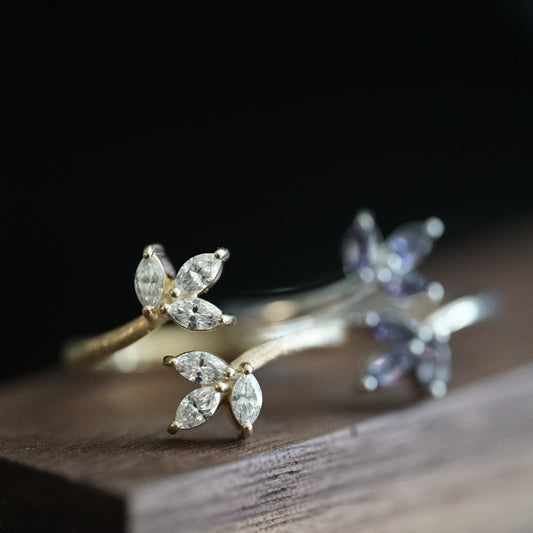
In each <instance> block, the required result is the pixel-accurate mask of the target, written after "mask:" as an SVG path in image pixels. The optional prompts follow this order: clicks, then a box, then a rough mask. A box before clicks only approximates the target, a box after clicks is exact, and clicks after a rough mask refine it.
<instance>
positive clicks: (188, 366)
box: [176, 350, 228, 384]
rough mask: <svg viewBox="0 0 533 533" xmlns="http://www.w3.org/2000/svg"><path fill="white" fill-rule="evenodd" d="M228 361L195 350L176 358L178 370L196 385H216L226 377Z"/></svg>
mask: <svg viewBox="0 0 533 533" xmlns="http://www.w3.org/2000/svg"><path fill="white" fill-rule="evenodd" d="M227 366H228V363H226V361H224V360H222V359H220V357H217V356H216V355H213V354H212V353H209V352H203V351H200V350H194V351H192V352H185V353H182V354H181V355H180V356H178V357H177V358H176V370H177V371H178V372H179V373H180V374H181V375H182V376H183V377H184V378H185V379H188V380H189V381H193V382H195V383H202V384H203V383H216V382H217V381H220V380H221V379H222V378H223V377H224V370H225V369H226V367H227Z"/></svg>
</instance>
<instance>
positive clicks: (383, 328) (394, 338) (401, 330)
mask: <svg viewBox="0 0 533 533" xmlns="http://www.w3.org/2000/svg"><path fill="white" fill-rule="evenodd" d="M372 334H373V335H374V338H375V339H377V340H378V341H387V342H388V343H394V344H398V343H404V344H405V343H407V342H408V341H409V340H411V339H412V338H413V335H414V334H413V332H412V331H411V330H410V329H409V328H408V327H407V326H405V325H404V324H403V323H401V322H398V321H397V320H394V319H393V318H392V317H390V316H389V315H388V314H386V313H382V314H381V315H379V321H378V323H377V324H376V326H374V327H373V328H372Z"/></svg>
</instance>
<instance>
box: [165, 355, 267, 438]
mask: <svg viewBox="0 0 533 533" xmlns="http://www.w3.org/2000/svg"><path fill="white" fill-rule="evenodd" d="M164 364H165V365H167V366H171V367H173V368H174V369H175V370H176V371H177V372H178V373H179V374H180V375H181V376H182V377H184V378H185V379H187V380H189V381H192V382H193V383H197V384H199V385H200V388H198V389H195V390H193V391H192V392H191V393H189V394H187V396H185V398H183V400H182V401H181V402H180V404H179V406H178V409H177V411H176V416H175V418H174V421H173V422H172V423H171V424H170V426H169V431H170V432H171V433H175V432H176V431H177V430H179V429H191V428H194V427H197V426H200V425H201V424H204V423H205V422H207V420H209V419H210V418H211V417H212V416H213V415H214V414H215V412H216V410H217V408H218V406H219V405H220V403H221V402H222V401H227V402H229V404H230V406H231V411H232V413H233V416H234V417H235V420H236V421H237V422H238V424H239V425H240V426H241V428H243V430H246V431H248V432H249V431H251V429H252V425H253V423H254V422H255V420H256V419H257V417H258V416H259V413H260V411H261V407H262V405H263V394H262V392H261V387H260V386H259V383H258V381H257V379H256V378H255V376H254V375H253V373H252V371H253V369H252V368H251V367H250V365H247V364H243V365H241V366H240V367H239V368H238V369H237V370H235V369H233V368H232V367H231V366H228V364H227V363H226V361H224V360H223V359H221V358H220V357H218V356H217V355H214V354H212V353H210V352H205V351H200V350H194V351H190V352H185V353H182V354H180V355H178V356H177V357H172V356H167V357H165V359H164Z"/></svg>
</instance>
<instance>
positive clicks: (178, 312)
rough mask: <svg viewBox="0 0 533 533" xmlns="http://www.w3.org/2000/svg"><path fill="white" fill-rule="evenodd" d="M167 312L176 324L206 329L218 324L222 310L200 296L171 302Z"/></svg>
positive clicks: (195, 328)
mask: <svg viewBox="0 0 533 533" xmlns="http://www.w3.org/2000/svg"><path fill="white" fill-rule="evenodd" d="M168 314H169V316H170V318H172V320H174V322H176V324H179V325H180V326H182V327H184V328H187V329H193V330H206V329H212V328H214V327H215V326H218V325H219V320H220V317H221V316H222V311H221V310H220V309H219V308H218V307H217V306H216V305H213V304H212V303H210V302H206V301H205V300H202V299H201V298H184V299H178V300H176V301H175V302H174V303H172V304H171V305H170V308H169V311H168Z"/></svg>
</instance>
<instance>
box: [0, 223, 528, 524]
mask: <svg viewBox="0 0 533 533" xmlns="http://www.w3.org/2000/svg"><path fill="white" fill-rule="evenodd" d="M519 227H520V231H519V232H518V233H517V232H516V231H511V229H510V228H506V229H504V230H502V231H501V232H500V233H499V234H498V233H495V232H491V234H490V235H488V234H487V233H485V234H484V233H481V234H478V235H471V236H470V238H465V240H464V241H463V242H462V243H454V244H453V245H452V244H450V245H449V247H448V248H447V247H446V246H444V247H443V249H441V250H438V251H437V252H436V253H435V257H433V258H432V260H431V261H430V262H428V264H427V265H426V266H425V268H424V270H425V272H426V273H428V274H429V275H430V277H432V278H433V279H439V280H440V281H442V282H443V283H444V285H445V287H447V288H448V291H449V293H450V294H451V295H453V294H460V293H463V292H465V291H474V290H476V289H478V288H483V287H491V288H493V289H494V290H495V291H496V293H497V294H498V296H499V298H500V301H501V306H502V307H501V309H502V311H501V313H500V314H499V315H498V316H496V317H494V318H492V319H490V320H488V321H486V322H485V323H482V324H479V325H476V326H473V327H471V328H469V329H467V330H465V331H462V332H459V333H457V334H456V335H454V337H453V339H452V342H451V346H452V350H453V353H454V365H455V373H454V378H453V380H452V383H451V387H450V393H449V395H448V396H447V397H446V398H445V399H444V400H441V401H435V400H426V399H423V398H419V397H414V396H413V394H412V392H411V391H410V389H408V388H407V387H403V386H402V387H399V388H398V389H397V390H395V391H390V392H387V393H386V394H384V395H379V396H377V397H374V396H372V397H369V396H361V395H358V394H356V393H355V391H354V383H355V376H356V372H357V366H358V364H359V359H360V355H361V354H363V353H365V352H366V351H367V350H368V349H369V348H370V347H371V346H372V341H371V340H370V339H368V340H366V341H364V342H362V343H361V342H360V341H358V343H357V345H356V346H355V345H352V344H348V345H347V346H344V347H342V348H338V349H332V350H328V351H327V352H324V351H321V350H313V351H308V352H305V353H302V354H299V355H298V356H295V357H292V358H289V359H287V360H286V361H283V364H277V363H274V364H272V365H270V366H267V367H266V368H265V369H263V370H261V372H260V373H258V375H257V377H258V379H259V381H260V383H261V386H262V388H263V393H264V397H265V405H264V408H263V411H262V413H261V416H260V418H259V419H258V421H257V423H256V424H255V434H254V437H253V438H252V439H250V440H246V441H242V440H238V439H236V436H237V432H236V430H235V428H234V427H233V425H232V424H231V423H230V422H229V421H228V420H227V418H226V417H225V416H224V415H225V414H226V413H222V412H219V413H217V414H216V415H215V416H214V418H213V419H212V420H211V421H210V422H209V423H208V424H206V425H205V426H202V427H200V428H197V429H196V430H191V431H189V432H183V433H180V434H179V435H177V436H170V435H167V434H166V431H165V428H166V426H167V424H168V422H169V421H170V419H171V418H172V416H173V413H174V411H175V408H176V406H177V403H178V402H179V400H180V399H181V397H183V396H184V395H185V394H186V393H187V392H188V390H190V388H189V387H188V384H187V383H185V381H184V380H181V379H179V376H176V374H175V373H172V372H170V371H169V370H168V369H164V368H162V369H161V372H155V373H152V374H144V375H143V374H138V375H111V374H106V373H92V374H69V373H67V372H64V371H62V370H60V369H58V370H54V371H51V372H48V373H46V374H43V375H38V376H32V377H28V378H24V379H20V380H18V381H14V382H12V383H10V384H7V385H5V386H4V387H3V388H2V389H1V390H0V531H2V532H4V531H7V532H9V531H30V530H32V531H35V530H36V529H37V530H41V531H57V532H61V531H76V532H84V531H95V530H98V531H101V532H106V531H113V532H117V531H131V532H139V533H140V532H143V533H144V532H148V531H150V532H152V531H153V532H167V531H303V530H305V531H346V530H347V531H365V532H372V531H376V532H378V531H379V532H388V531H409V532H418V531H420V532H426V531H435V532H440V531H442V532H449V531H466V532H469V531H483V532H490V531H494V532H502V531H506V532H507V531H520V532H521V531H524V532H526V531H527V532H529V531H531V530H533V506H531V504H530V502H531V501H533V410H532V409H531V405H533V348H532V346H533V331H532V330H533V328H532V319H531V310H532V309H533V287H532V283H531V281H530V278H531V273H533V249H532V247H531V243H532V242H533V223H532V221H531V220H524V221H521V223H520V225H519ZM513 230H514V228H513ZM354 355H355V357H354ZM39 528H40V529H39Z"/></svg>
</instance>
